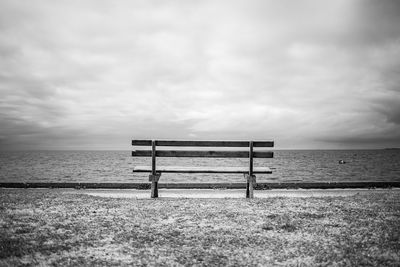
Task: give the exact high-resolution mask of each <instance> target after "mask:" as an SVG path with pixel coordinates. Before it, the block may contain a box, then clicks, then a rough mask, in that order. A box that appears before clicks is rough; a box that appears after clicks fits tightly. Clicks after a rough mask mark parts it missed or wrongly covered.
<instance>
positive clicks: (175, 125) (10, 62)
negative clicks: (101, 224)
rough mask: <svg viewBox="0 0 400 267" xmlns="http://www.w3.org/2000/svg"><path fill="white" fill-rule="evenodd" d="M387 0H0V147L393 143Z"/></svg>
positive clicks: (395, 54)
mask: <svg viewBox="0 0 400 267" xmlns="http://www.w3.org/2000/svg"><path fill="white" fill-rule="evenodd" d="M399 6H400V5H399V4H398V1H395V0H393V1H391V0H382V1H369V0H363V1H359V0H350V1H348V0H339V1H331V2H325V1H324V2H321V1H317V0H301V1H295V2H293V1H287V0H284V1H278V2H277V1H261V0H260V1H258V0H252V1H217V2H215V1H179V0H176V1H168V2H164V1H156V0H151V1H118V2H114V1H105V0H103V1H85V2H82V1H57V2H54V1H46V0H41V1H36V2H35V3H33V2H32V3H29V2H16V1H6V0H0V59H1V60H0V94H1V99H0V127H1V130H0V149H113V148H114V149H125V148H126V149H129V140H130V139H131V138H178V139H191V138H199V139H275V140H276V141H277V144H279V147H282V148H289V147H299V148H300V147H301V148H307V147H308V148H323V147H328V148H336V147H347V148H351V147H365V148H367V147H381V146H383V145H384V146H398V145H399V142H398V141H399V139H398V138H397V137H398V136H400V132H399V129H400V126H399V121H400V119H399V118H400V115H399V109H398V107H397V106H398V103H399V100H400V99H399V95H400V94H399V90H400V88H399V84H400V78H399V77H400V75H399V69H400V55H399V54H400V29H399V27H398V25H399V22H400V21H399V20H400V16H399V14H400V7H399Z"/></svg>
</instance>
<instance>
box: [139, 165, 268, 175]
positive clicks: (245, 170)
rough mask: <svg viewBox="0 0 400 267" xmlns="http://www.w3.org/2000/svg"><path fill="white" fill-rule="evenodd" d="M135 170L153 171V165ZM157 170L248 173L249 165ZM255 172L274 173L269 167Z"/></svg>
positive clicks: (162, 169) (166, 167)
mask: <svg viewBox="0 0 400 267" xmlns="http://www.w3.org/2000/svg"><path fill="white" fill-rule="evenodd" d="M133 172H151V166H136V167H134V168H133ZM157 172H162V173H163V172H168V173H248V172H249V168H248V167H183V166H158V167H157ZM253 173H272V171H271V169H270V168H268V167H257V168H254V169H253Z"/></svg>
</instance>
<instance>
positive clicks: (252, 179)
mask: <svg viewBox="0 0 400 267" xmlns="http://www.w3.org/2000/svg"><path fill="white" fill-rule="evenodd" d="M164 143H165V145H171V144H169V143H171V141H164ZM192 143H193V144H195V143H196V144H197V143H199V144H200V145H201V144H203V145H205V146H212V145H215V144H218V143H221V142H208V141H199V142H191V141H187V142H179V141H172V144H174V145H180V146H185V145H190V144H192ZM232 143H233V142H223V144H222V145H227V146H231V147H233V146H235V145H232ZM134 144H137V145H149V144H150V140H136V141H135V140H133V141H132V145H134ZM237 145H238V146H241V147H242V146H245V145H247V144H246V143H244V142H239V143H238V144H237ZM219 146H221V144H219ZM248 146H249V152H248V158H249V169H248V170H249V171H248V173H244V177H245V179H246V182H247V183H246V198H254V186H255V185H256V176H255V175H254V168H253V158H254V157H256V158H257V157H273V152H263V153H264V154H262V153H260V152H258V153H259V154H255V153H254V151H253V147H254V146H256V147H260V146H273V141H272V142H255V143H253V141H250V142H248ZM138 152H143V151H140V150H139V151H138ZM138 152H135V153H134V152H132V156H150V153H144V154H143V153H142V154H140V153H138ZM144 152H150V151H144ZM162 152H169V153H172V152H177V151H164V150H162ZM185 152H188V151H185ZM189 152H190V151H189ZM194 152H197V151H192V152H191V153H189V154H188V153H186V154H185V153H183V154H182V153H181V154H179V153H175V154H176V155H175V154H173V155H172V154H171V155H172V156H178V157H179V156H184V157H196V156H199V157H218V156H222V155H223V156H224V157H232V155H235V157H236V156H237V157H243V152H241V154H240V153H239V152H234V153H233V154H232V152H231V151H223V153H220V154H217V151H208V152H207V151H206V154H204V152H202V153H194ZM229 152H231V154H229ZM235 153H236V154H235ZM246 153H247V152H246ZM266 153H267V154H266ZM268 153H269V154H268ZM164 154H165V153H164ZM178 154H179V155H178ZM171 155H169V154H168V153H166V154H165V155H162V156H164V157H165V156H170V157H171ZM159 156H161V155H159ZM156 157H157V151H156V141H155V140H151V174H150V175H149V181H150V182H151V198H158V181H159V180H160V177H161V172H159V173H157V167H156ZM245 157H247V155H246V156H245ZM268 170H269V169H268ZM139 171H141V172H142V171H144V170H139ZM184 171H185V170H184ZM230 171H231V172H232V170H230ZM173 172H174V171H173ZM175 172H177V171H176V170H175ZM193 172H196V171H193ZM197 172H198V171H197ZM209 172H211V171H209ZM246 172H247V171H246ZM258 172H259V173H264V172H260V170H258ZM218 173H219V172H218ZM221 173H222V172H221ZM227 173H230V172H227ZM235 173H236V171H235ZM242 173H243V172H242ZM256 173H257V170H256ZM266 173H271V172H270V171H269V172H268V171H267V172H266Z"/></svg>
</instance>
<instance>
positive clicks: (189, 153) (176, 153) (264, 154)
mask: <svg viewBox="0 0 400 267" xmlns="http://www.w3.org/2000/svg"><path fill="white" fill-rule="evenodd" d="M151 152H152V151H151V150H133V151H132V156H133V157H151V155H152V153H151ZM156 156H157V157H183V158H187V157H195V158H248V157H249V151H205V150H204V151H201V150H198V151H196V150H158V151H156ZM253 157H254V158H273V157H274V153H273V152H271V151H255V152H254V153H253Z"/></svg>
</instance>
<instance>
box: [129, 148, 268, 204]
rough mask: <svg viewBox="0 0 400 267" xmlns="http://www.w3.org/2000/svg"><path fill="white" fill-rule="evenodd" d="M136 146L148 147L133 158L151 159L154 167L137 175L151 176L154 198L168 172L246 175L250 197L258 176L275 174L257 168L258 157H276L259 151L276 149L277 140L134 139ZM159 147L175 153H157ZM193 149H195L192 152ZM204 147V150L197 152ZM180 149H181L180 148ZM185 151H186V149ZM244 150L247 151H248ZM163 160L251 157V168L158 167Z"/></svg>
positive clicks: (166, 151) (133, 154) (247, 195)
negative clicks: (163, 174) (269, 148)
mask: <svg viewBox="0 0 400 267" xmlns="http://www.w3.org/2000/svg"><path fill="white" fill-rule="evenodd" d="M132 146H139V147H141V146H147V147H148V148H147V149H135V150H133V151H132V156H133V157H151V165H149V166H136V167H134V169H133V172H147V173H150V175H149V181H150V182H151V197H152V198H157V197H158V182H159V180H160V177H161V174H162V173H163V172H164V173H222V174H235V173H236V174H244V176H245V178H246V181H247V184H246V198H253V189H254V185H255V184H256V176H255V174H267V173H272V171H271V169H270V168H268V167H254V166H253V159H254V158H273V156H274V154H273V152H271V151H265V150H262V151H259V150H257V148H265V147H273V146H274V142H273V141H176V140H169V141H168V140H132ZM157 147H174V149H175V150H166V149H165V148H164V149H162V150H157ZM188 147H190V149H191V150H188ZM200 147H203V149H196V148H200ZM204 147H213V148H221V147H225V148H226V147H229V148H241V150H204ZM176 148H178V149H176ZM182 148H183V149H182ZM244 148H247V149H246V150H244ZM159 157H176V158H179V157H185V158H186V157H194V158H248V159H249V162H248V163H249V164H248V166H247V167H232V166H226V167H221V166H219V167H190V166H157V164H156V162H157V161H156V159H157V158H159Z"/></svg>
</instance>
